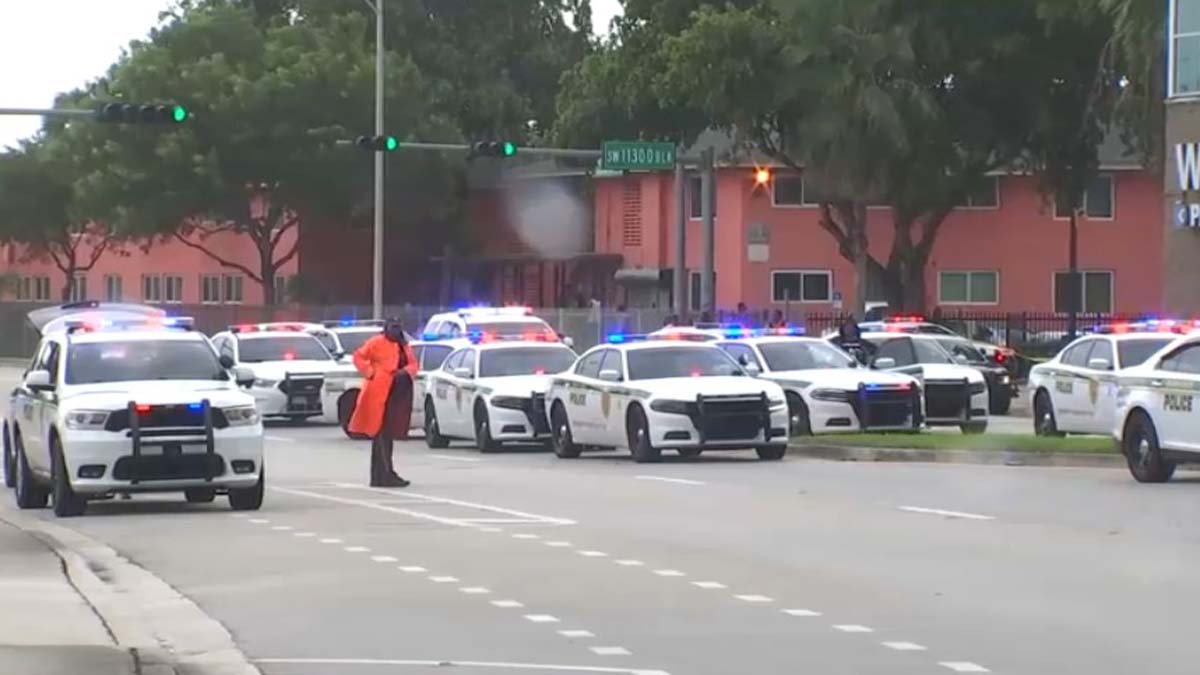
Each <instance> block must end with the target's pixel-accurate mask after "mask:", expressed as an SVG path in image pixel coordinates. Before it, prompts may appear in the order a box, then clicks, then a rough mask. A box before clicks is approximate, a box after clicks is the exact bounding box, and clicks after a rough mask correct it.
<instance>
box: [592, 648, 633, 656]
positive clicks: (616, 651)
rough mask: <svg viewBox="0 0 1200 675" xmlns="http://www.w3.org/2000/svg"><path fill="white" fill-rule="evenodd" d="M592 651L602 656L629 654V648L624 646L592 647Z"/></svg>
mask: <svg viewBox="0 0 1200 675" xmlns="http://www.w3.org/2000/svg"><path fill="white" fill-rule="evenodd" d="M590 649H591V650H592V653H594V654H599V655H600V656H629V650H628V649H625V648H624V647H591V648H590Z"/></svg>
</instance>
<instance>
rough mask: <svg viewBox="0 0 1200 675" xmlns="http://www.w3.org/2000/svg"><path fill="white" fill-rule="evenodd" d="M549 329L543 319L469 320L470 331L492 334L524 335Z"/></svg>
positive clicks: (468, 329) (468, 328)
mask: <svg viewBox="0 0 1200 675" xmlns="http://www.w3.org/2000/svg"><path fill="white" fill-rule="evenodd" d="M547 330H549V327H548V326H547V325H546V322H545V321H542V320H541V319H533V318H531V319H511V320H509V321H482V322H468V323H467V332H468V333H490V334H492V335H523V334H525V333H543V332H546V331H547Z"/></svg>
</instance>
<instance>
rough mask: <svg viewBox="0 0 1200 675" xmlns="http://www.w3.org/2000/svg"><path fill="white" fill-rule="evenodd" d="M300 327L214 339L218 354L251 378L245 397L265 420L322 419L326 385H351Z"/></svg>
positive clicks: (250, 328) (244, 329) (270, 327)
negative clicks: (342, 382)
mask: <svg viewBox="0 0 1200 675" xmlns="http://www.w3.org/2000/svg"><path fill="white" fill-rule="evenodd" d="M306 329H307V325H306V324H303V323H263V324H249V325H246V324H243V325H238V326H230V327H229V329H228V330H226V331H224V332H221V333H217V334H216V335H214V336H213V338H212V343H213V346H214V347H215V348H216V349H217V353H218V354H219V355H220V356H221V357H223V358H227V359H228V360H229V361H231V362H232V363H234V364H236V365H238V366H242V367H244V368H246V369H247V370H249V371H250V372H252V373H254V382H253V384H251V385H250V387H249V391H250V393H251V394H252V395H253V396H254V400H255V401H256V402H257V404H258V409H259V412H260V413H262V416H263V417H264V418H268V419H271V418H274V419H287V420H291V421H293V422H298V421H302V420H306V419H309V418H312V417H320V416H322V414H323V413H324V405H323V403H322V399H323V395H324V388H325V382H326V379H327V378H329V379H330V380H332V379H337V378H340V379H343V380H348V379H353V378H354V377H356V376H357V373H354V372H352V367H351V368H347V367H346V366H345V365H343V364H338V363H337V361H335V360H334V358H333V355H332V354H330V353H329V351H328V350H326V349H325V347H323V346H321V342H320V341H319V340H317V338H315V337H313V336H312V335H309V334H308V333H307V332H306Z"/></svg>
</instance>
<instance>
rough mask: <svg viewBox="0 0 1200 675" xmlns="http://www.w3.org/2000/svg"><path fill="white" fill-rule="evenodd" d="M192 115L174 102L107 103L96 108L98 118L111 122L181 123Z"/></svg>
mask: <svg viewBox="0 0 1200 675" xmlns="http://www.w3.org/2000/svg"><path fill="white" fill-rule="evenodd" d="M190 116H191V114H190V113H188V110H187V108H185V107H183V106H181V105H177V104H174V103H143V104H138V103H106V104H104V105H102V106H100V107H98V108H96V120H97V121H99V122H108V123H110V124H181V123H183V122H186V121H187V120H188V118H189V117H190Z"/></svg>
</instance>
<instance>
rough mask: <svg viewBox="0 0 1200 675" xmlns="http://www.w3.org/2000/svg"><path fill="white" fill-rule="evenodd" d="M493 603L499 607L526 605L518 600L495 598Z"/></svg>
mask: <svg viewBox="0 0 1200 675" xmlns="http://www.w3.org/2000/svg"><path fill="white" fill-rule="evenodd" d="M492 604H493V605H495V606H497V607H504V608H509V607H524V606H525V605H523V604H522V603H520V602H517V601H516V600H493V601H492Z"/></svg>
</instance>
